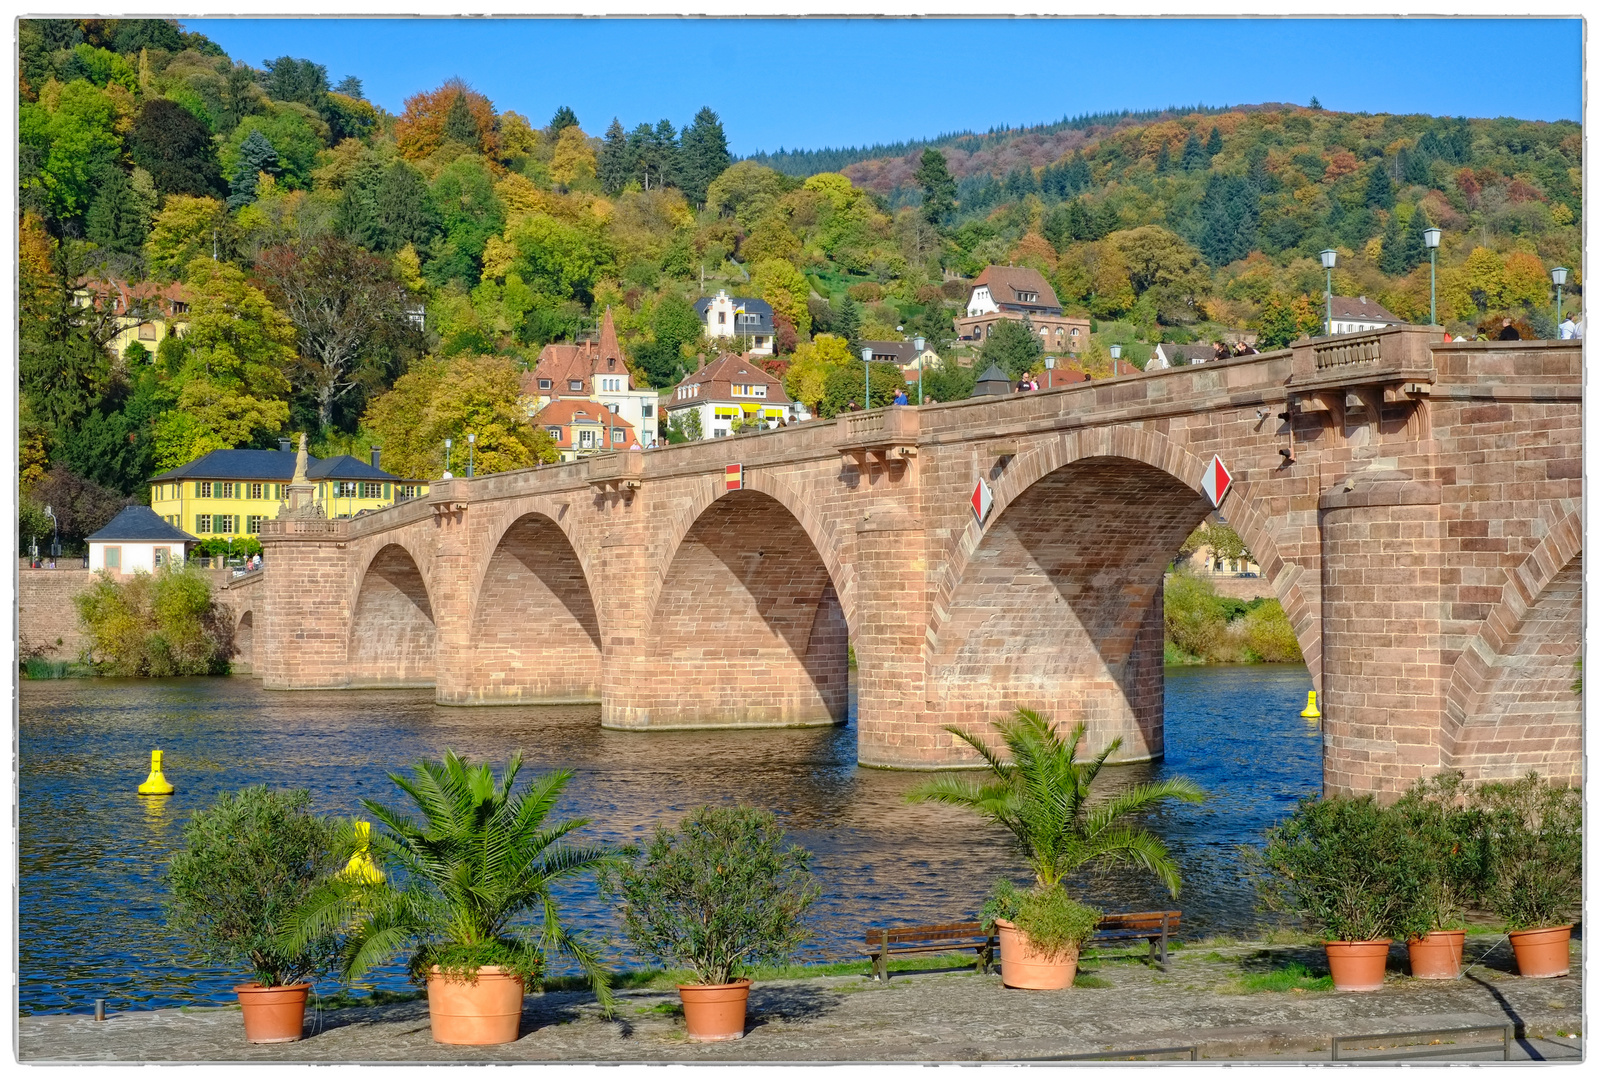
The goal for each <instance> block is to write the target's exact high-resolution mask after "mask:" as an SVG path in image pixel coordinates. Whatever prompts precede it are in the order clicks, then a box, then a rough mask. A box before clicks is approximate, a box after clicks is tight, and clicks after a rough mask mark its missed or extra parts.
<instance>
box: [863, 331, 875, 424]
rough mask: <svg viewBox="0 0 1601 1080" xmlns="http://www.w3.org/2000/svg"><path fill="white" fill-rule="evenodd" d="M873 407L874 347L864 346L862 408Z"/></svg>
mask: <svg viewBox="0 0 1601 1080" xmlns="http://www.w3.org/2000/svg"><path fill="white" fill-rule="evenodd" d="M872 407H873V347H872V346H871V345H863V346H862V408H864V409H870V408H872Z"/></svg>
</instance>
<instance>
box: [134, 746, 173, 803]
mask: <svg viewBox="0 0 1601 1080" xmlns="http://www.w3.org/2000/svg"><path fill="white" fill-rule="evenodd" d="M139 794H141V795H171V794H172V785H171V784H169V783H167V778H166V777H165V776H163V775H161V751H160V750H152V751H150V775H149V776H147V777H145V782H144V783H142V784H140V785H139Z"/></svg>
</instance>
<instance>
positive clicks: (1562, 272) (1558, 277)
mask: <svg viewBox="0 0 1601 1080" xmlns="http://www.w3.org/2000/svg"><path fill="white" fill-rule="evenodd" d="M1567 283H1568V268H1567V267H1566V266H1558V267H1555V268H1554V269H1552V271H1551V284H1553V285H1555V286H1556V287H1557V324H1558V326H1559V327H1560V325H1561V323H1562V286H1564V285H1566V284H1567ZM1557 333H1558V334H1561V333H1562V331H1561V330H1560V329H1558V330H1557Z"/></svg>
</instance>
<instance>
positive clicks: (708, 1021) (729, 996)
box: [678, 979, 750, 1042]
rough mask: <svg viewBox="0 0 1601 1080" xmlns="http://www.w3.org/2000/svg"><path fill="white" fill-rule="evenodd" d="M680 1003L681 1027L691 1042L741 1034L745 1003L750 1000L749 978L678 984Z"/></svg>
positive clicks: (715, 1039)
mask: <svg viewBox="0 0 1601 1080" xmlns="http://www.w3.org/2000/svg"><path fill="white" fill-rule="evenodd" d="M678 997H679V1000H681V1001H682V1002H683V1003H684V1026H685V1027H687V1028H688V1029H689V1037H690V1039H691V1041H693V1042H722V1041H723V1040H724V1039H742V1038H744V1037H745V1005H746V1004H747V1002H749V1000H750V980H749V979H735V980H734V981H733V982H731V983H719V984H717V985H715V986H707V985H690V986H685V985H683V984H682V983H680V984H679V987H678Z"/></svg>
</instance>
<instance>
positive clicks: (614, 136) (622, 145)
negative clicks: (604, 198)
mask: <svg viewBox="0 0 1601 1080" xmlns="http://www.w3.org/2000/svg"><path fill="white" fill-rule="evenodd" d="M633 171H634V165H633V162H632V161H631V160H630V159H629V155H628V135H627V134H626V133H625V132H624V131H623V125H622V124H620V123H618V121H617V118H616V117H615V116H614V117H612V121H611V126H610V127H608V128H607V129H606V137H605V138H604V139H603V140H602V141H601V146H600V156H599V158H598V160H597V162H596V165H595V178H596V179H597V180H599V181H600V187H601V190H602V191H604V192H606V194H608V195H616V194H618V193H619V192H621V191H622V190H623V188H624V186H625V185H627V183H628V179H629V177H630V176H631V175H632V174H633Z"/></svg>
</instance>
